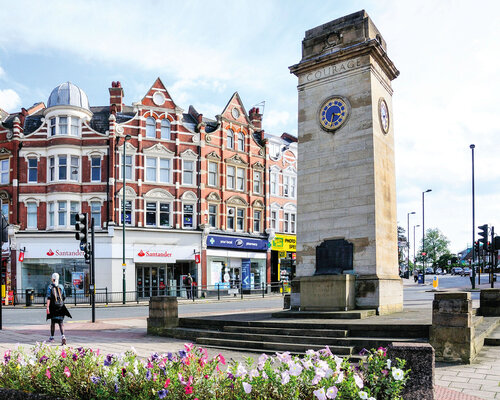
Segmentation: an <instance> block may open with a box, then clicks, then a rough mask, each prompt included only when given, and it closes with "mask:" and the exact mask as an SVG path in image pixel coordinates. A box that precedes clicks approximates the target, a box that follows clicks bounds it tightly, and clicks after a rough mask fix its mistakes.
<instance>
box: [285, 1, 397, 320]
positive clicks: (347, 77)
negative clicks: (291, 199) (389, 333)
mask: <svg viewBox="0 0 500 400" xmlns="http://www.w3.org/2000/svg"><path fill="white" fill-rule="evenodd" d="M290 72H291V73H293V74H295V75H296V76H297V78H298V86H297V90H298V103H299V107H298V136H299V143H298V155H299V159H298V170H297V180H298V182H297V188H298V190H297V277H298V281H299V282H300V280H301V279H302V278H304V279H305V278H307V279H305V280H307V282H309V281H311V283H308V286H307V287H308V288H310V289H307V290H312V291H314V290H316V292H318V291H321V292H322V293H326V292H327V291H329V290H330V291H332V296H330V299H332V300H331V302H330V303H331V304H330V305H329V307H331V309H334V308H338V307H339V306H340V308H342V306H343V304H337V305H336V304H333V303H334V301H337V300H334V299H336V298H335V296H334V293H333V291H335V290H338V285H340V284H341V282H340V281H342V277H346V276H348V275H345V274H344V275H339V276H336V275H331V274H332V273H340V270H341V269H342V268H343V267H340V266H339V265H340V264H339V263H337V262H336V260H333V261H328V260H326V259H325V258H322V256H320V259H319V262H317V257H316V256H317V252H316V249H317V248H318V246H320V250H319V253H320V254H324V253H323V252H324V251H326V252H327V253H328V252H330V254H333V257H334V258H335V257H337V256H336V255H335V254H336V251H333V253H332V251H330V250H325V249H323V248H321V246H322V243H324V242H325V241H328V240H330V239H331V238H344V239H345V240H346V241H347V242H349V243H351V244H352V245H353V250H352V270H353V276H351V278H352V279H351V278H349V279H345V285H346V286H345V293H346V295H345V296H343V299H341V300H338V301H340V302H344V303H346V304H345V306H346V308H349V307H351V305H352V303H350V302H348V301H347V300H345V299H349V301H351V299H353V298H354V297H355V306H356V308H359V309H376V310H377V312H379V313H381V314H383V313H389V312H394V311H400V310H402V307H403V286H402V281H401V279H400V277H399V268H398V248H397V220H396V174H395V162H394V124H393V121H394V118H393V115H392V113H393V109H392V93H393V91H392V86H391V81H392V80H393V79H395V78H396V77H397V76H398V75H399V71H398V70H397V68H396V66H395V65H394V63H393V62H392V61H391V59H390V58H389V56H388V53H387V43H386V42H385V40H384V38H383V37H382V35H381V33H380V31H379V30H378V29H377V27H376V26H375V24H374V23H373V21H372V20H371V19H370V17H369V16H368V14H367V13H366V12H365V11H364V10H362V11H359V12H356V13H354V14H351V15H347V16H344V17H341V18H338V19H336V20H333V21H331V22H328V23H326V24H323V25H320V26H318V27H316V28H313V29H310V30H308V31H307V32H306V33H305V37H304V40H303V41H302V59H301V60H300V62H299V63H298V64H296V65H293V66H291V67H290ZM345 255H346V253H344V256H345ZM332 263H333V264H332ZM324 271H326V272H324ZM322 273H328V274H330V276H327V275H318V274H322ZM316 278H318V279H316ZM330 278H331V281H332V282H333V283H334V284H333V283H332V282H330V283H331V284H330V286H328V287H327V286H326V283H324V282H326V281H327V280H328V279H330ZM333 278H335V279H333ZM354 278H355V283H354V284H352V281H353V279H354ZM304 282H305V281H304ZM318 285H323V286H324V287H322V288H320V287H319V286H318ZM342 285H343V283H342ZM300 286H302V285H301V284H298V285H295V287H297V288H298V289H297V292H296V293H295V294H294V292H292V295H291V296H292V297H291V302H292V307H296V306H297V304H298V303H300V308H301V309H305V308H307V307H308V304H306V303H305V302H307V301H313V300H314V298H315V296H314V292H313V293H311V294H306V293H304V291H303V289H304V290H305V287H304V288H300ZM343 287H344V286H343ZM354 287H355V289H354ZM315 288H316V289H315ZM343 290H344V289H343ZM353 291H354V293H351V292H353ZM322 296H323V295H322ZM316 297H318V296H316ZM327 297H328V296H326V294H325V298H327ZM308 299H311V300H308ZM318 306H319V305H318V304H314V307H318Z"/></svg>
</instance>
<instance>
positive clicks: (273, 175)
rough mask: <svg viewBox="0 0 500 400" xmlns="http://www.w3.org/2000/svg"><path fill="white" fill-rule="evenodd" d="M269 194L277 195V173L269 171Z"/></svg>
mask: <svg viewBox="0 0 500 400" xmlns="http://www.w3.org/2000/svg"><path fill="white" fill-rule="evenodd" d="M271 194H274V195H276V196H277V195H278V194H279V193H278V174H277V173H276V172H271Z"/></svg>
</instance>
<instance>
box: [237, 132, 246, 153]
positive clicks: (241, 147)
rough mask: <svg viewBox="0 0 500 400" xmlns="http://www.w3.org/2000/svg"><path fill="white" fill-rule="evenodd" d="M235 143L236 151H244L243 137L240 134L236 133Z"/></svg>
mask: <svg viewBox="0 0 500 400" xmlns="http://www.w3.org/2000/svg"><path fill="white" fill-rule="evenodd" d="M236 138H237V139H236V141H237V143H238V151H243V152H244V151H245V135H243V133H242V132H237V133H236Z"/></svg>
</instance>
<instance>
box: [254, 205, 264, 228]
mask: <svg viewBox="0 0 500 400" xmlns="http://www.w3.org/2000/svg"><path fill="white" fill-rule="evenodd" d="M261 218H262V211H260V210H254V212H253V231H254V232H260V230H261V228H260V226H261V222H260V221H261Z"/></svg>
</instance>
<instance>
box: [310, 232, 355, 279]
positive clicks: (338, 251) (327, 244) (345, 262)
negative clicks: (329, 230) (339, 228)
mask: <svg viewBox="0 0 500 400" xmlns="http://www.w3.org/2000/svg"><path fill="white" fill-rule="evenodd" d="M352 247H353V246H352V243H349V242H348V241H346V240H344V239H331V240H325V241H324V242H323V243H321V244H320V245H319V246H318V247H316V272H315V273H314V275H341V274H342V273H343V272H344V271H348V270H352Z"/></svg>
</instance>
